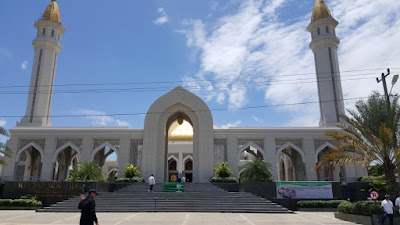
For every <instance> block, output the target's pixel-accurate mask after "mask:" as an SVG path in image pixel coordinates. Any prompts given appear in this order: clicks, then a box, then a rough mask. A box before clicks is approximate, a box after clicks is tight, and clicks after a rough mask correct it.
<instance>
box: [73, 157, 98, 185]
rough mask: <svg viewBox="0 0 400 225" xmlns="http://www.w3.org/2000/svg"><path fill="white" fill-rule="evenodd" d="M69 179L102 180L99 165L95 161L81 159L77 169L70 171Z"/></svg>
mask: <svg viewBox="0 0 400 225" xmlns="http://www.w3.org/2000/svg"><path fill="white" fill-rule="evenodd" d="M69 180H71V181H104V177H103V172H102V171H101V167H100V166H99V165H98V164H96V163H95V162H88V161H82V162H80V163H79V169H78V170H73V171H71V172H70V175H69Z"/></svg>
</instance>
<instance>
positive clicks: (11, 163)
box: [1, 135, 19, 179]
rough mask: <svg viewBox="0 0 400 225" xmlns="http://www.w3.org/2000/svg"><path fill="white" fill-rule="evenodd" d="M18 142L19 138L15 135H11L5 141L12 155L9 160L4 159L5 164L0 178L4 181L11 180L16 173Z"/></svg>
mask: <svg viewBox="0 0 400 225" xmlns="http://www.w3.org/2000/svg"><path fill="white" fill-rule="evenodd" d="M18 141H19V137H18V136H15V135H11V136H10V139H9V140H8V141H7V143H6V144H7V146H8V147H9V148H10V149H11V150H13V153H12V155H11V157H10V158H7V157H6V158H5V159H6V160H7V164H6V165H3V168H2V170H1V176H2V177H5V178H6V179H7V178H9V179H12V178H14V176H15V173H16V171H15V170H16V166H15V163H16V160H17V159H16V158H17V153H18V150H19V149H18Z"/></svg>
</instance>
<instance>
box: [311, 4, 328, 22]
mask: <svg viewBox="0 0 400 225" xmlns="http://www.w3.org/2000/svg"><path fill="white" fill-rule="evenodd" d="M329 17H332V16H331V12H330V11H329V9H328V6H327V5H326V4H325V2H324V0H316V1H315V4H314V9H313V12H312V16H311V22H313V21H315V20H318V19H322V18H329Z"/></svg>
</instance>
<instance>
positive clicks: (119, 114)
mask: <svg viewBox="0 0 400 225" xmlns="http://www.w3.org/2000/svg"><path fill="white" fill-rule="evenodd" d="M365 98H368V97H355V98H343V99H341V100H339V101H348V100H359V99H365ZM335 101H336V100H329V101H309V102H297V103H287V104H270V105H259V106H247V107H235V108H215V109H208V110H189V111H182V112H183V113H189V112H192V113H195V112H213V111H232V110H249V109H261V108H270V107H285V106H296V105H307V104H317V103H320V102H322V103H326V102H335ZM162 113H165V112H151V113H149V112H139V113H112V114H104V115H98V114H91V115H89V114H80V115H79V114H77V115H54V116H51V117H53V118H77V117H103V116H107V117H116V116H139V115H149V114H162ZM167 113H168V112H167ZM171 113H174V112H171ZM21 117H23V116H21V115H19V116H15V115H14V116H13V115H0V118H21ZM33 117H43V116H33Z"/></svg>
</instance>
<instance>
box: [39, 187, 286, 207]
mask: <svg viewBox="0 0 400 225" xmlns="http://www.w3.org/2000/svg"><path fill="white" fill-rule="evenodd" d="M147 188H148V186H147V185H146V184H133V185H129V186H127V187H125V188H122V189H120V190H118V191H116V192H112V193H100V195H99V196H98V198H97V199H96V211H98V212H227V213H228V212H229V213H288V212H290V211H288V210H287V209H285V208H283V207H282V206H280V205H277V204H275V203H272V202H271V201H268V200H266V199H263V198H261V197H258V196H255V195H252V194H250V193H245V192H227V191H224V190H222V189H220V188H218V187H216V186H214V185H212V184H188V183H187V184H185V191H184V192H177V193H165V192H162V185H158V186H156V187H155V189H154V190H155V192H152V193H148V192H147ZM79 201H80V199H79V196H77V197H74V198H71V199H69V200H65V201H63V202H58V203H56V204H53V205H51V206H50V207H45V208H43V209H41V210H38V211H40V212H79V210H78V204H79Z"/></svg>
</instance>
